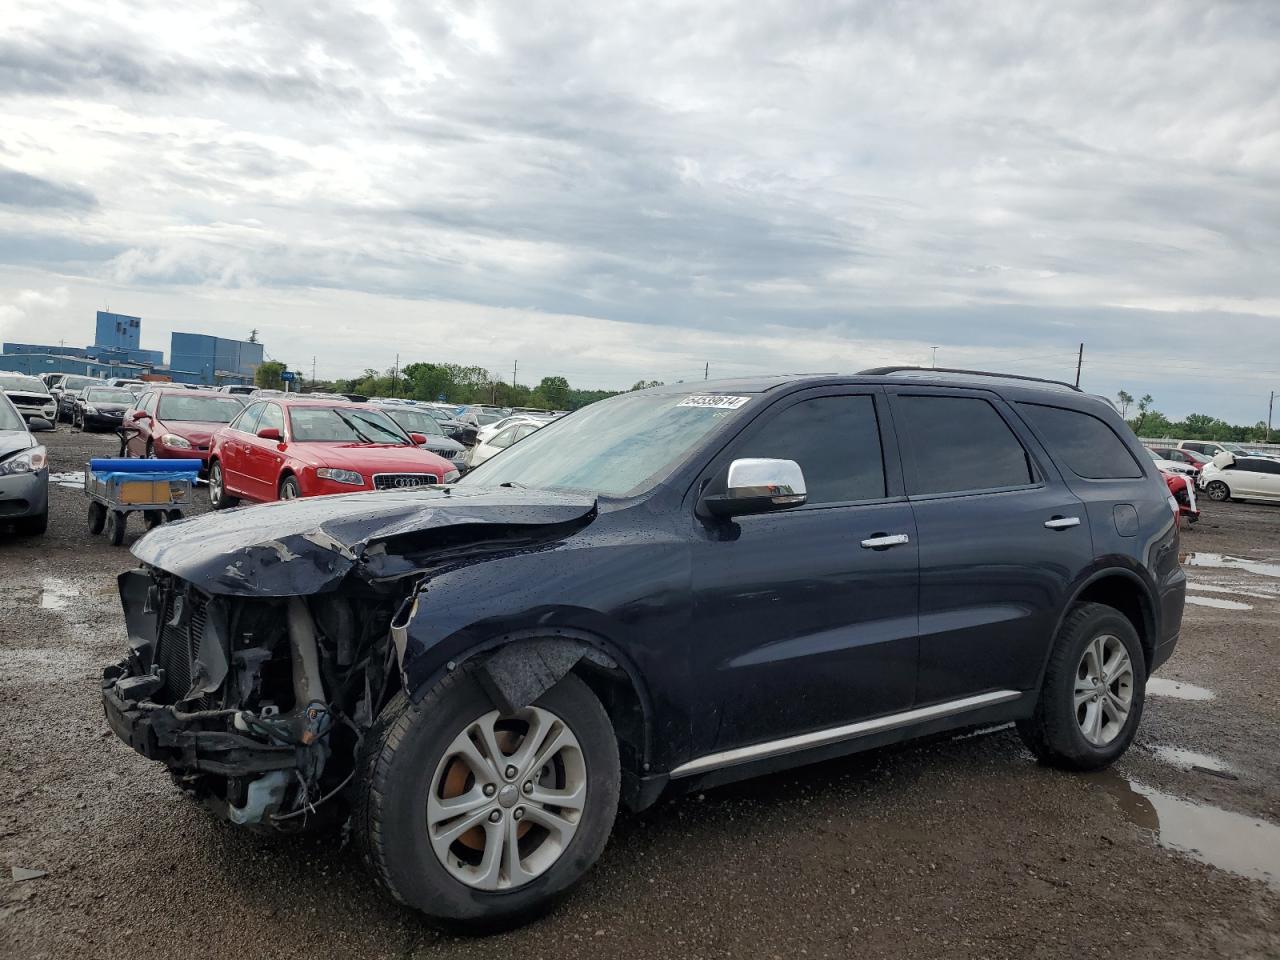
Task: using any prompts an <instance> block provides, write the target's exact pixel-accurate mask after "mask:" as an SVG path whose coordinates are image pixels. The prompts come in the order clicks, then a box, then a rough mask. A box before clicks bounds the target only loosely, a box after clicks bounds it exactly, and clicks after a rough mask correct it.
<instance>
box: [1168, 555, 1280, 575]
mask: <svg viewBox="0 0 1280 960" xmlns="http://www.w3.org/2000/svg"><path fill="white" fill-rule="evenodd" d="M1183 563H1185V564H1186V565H1187V566H1189V567H1212V568H1216V569H1227V570H1244V571H1246V572H1247V573H1253V574H1256V575H1258V576H1260V577H1278V578H1280V563H1267V562H1265V561H1262V560H1246V559H1245V558H1244V557H1229V556H1227V555H1226V554H1222V553H1188V554H1187V556H1186V558H1185V559H1184V560H1183Z"/></svg>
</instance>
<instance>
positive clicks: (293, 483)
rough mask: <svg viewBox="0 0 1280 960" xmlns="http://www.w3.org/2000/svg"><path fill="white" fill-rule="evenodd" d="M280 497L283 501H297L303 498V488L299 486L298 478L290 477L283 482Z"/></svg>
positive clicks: (281, 482)
mask: <svg viewBox="0 0 1280 960" xmlns="http://www.w3.org/2000/svg"><path fill="white" fill-rule="evenodd" d="M279 496H280V499H281V500H297V499H298V498H299V497H300V496H302V488H301V487H299V486H298V478H297V477H295V476H288V477H285V478H284V479H283V480H281V481H280V494H279Z"/></svg>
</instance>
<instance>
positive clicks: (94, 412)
mask: <svg viewBox="0 0 1280 960" xmlns="http://www.w3.org/2000/svg"><path fill="white" fill-rule="evenodd" d="M84 412H85V413H87V414H90V415H93V416H97V413H98V408H97V407H85V408H84Z"/></svg>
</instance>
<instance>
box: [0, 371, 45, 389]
mask: <svg viewBox="0 0 1280 960" xmlns="http://www.w3.org/2000/svg"><path fill="white" fill-rule="evenodd" d="M0 390H13V391H15V392H17V391H20V392H22V393H48V392H49V388H48V387H46V386H45V385H44V381H43V380H40V379H38V378H36V377H24V376H22V375H21V374H17V373H0Z"/></svg>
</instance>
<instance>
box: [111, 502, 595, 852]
mask: <svg viewBox="0 0 1280 960" xmlns="http://www.w3.org/2000/svg"><path fill="white" fill-rule="evenodd" d="M594 515H595V501H594V498H585V497H570V496H563V495H552V494H538V493H535V492H533V491H529V492H520V491H513V490H489V491H486V490H477V491H466V492H463V491H457V492H444V491H440V492H437V491H431V492H430V493H422V492H415V493H414V494H412V495H411V494H395V493H380V494H375V495H369V496H367V497H366V496H361V495H347V496H342V497H321V498H314V499H312V500H297V501H290V502H287V503H281V504H273V505H267V506H260V507H248V508H245V509H241V510H232V511H228V512H225V513H221V514H211V515H206V516H203V517H198V518H194V519H192V520H187V521H182V522H178V523H173V524H165V525H163V526H162V527H159V528H157V529H156V530H153V531H152V532H150V533H149V534H148V535H147V536H145V537H143V538H142V539H141V540H139V541H138V543H137V544H135V546H134V550H133V552H134V553H135V555H136V556H138V558H139V559H140V560H142V561H143V563H144V566H143V567H142V568H140V569H137V570H131V571H129V572H127V573H124V574H121V576H120V578H119V584H120V599H121V602H122V605H123V607H124V615H125V624H126V627H127V630H128V636H129V650H128V655H127V656H126V657H125V658H124V659H123V660H121V661H120V662H119V663H116V664H114V665H112V666H109V667H107V668H106V669H104V671H103V679H102V701H103V707H104V709H105V711H106V715H107V720H108V722H109V723H110V725H111V728H112V730H113V731H114V732H115V733H116V735H117V736H118V737H120V739H121V740H123V741H125V742H126V743H127V744H129V745H130V746H131V747H133V748H134V749H135V750H137V751H138V752H139V753H141V754H142V755H143V756H146V757H148V758H150V759H152V760H156V761H159V762H162V763H164V764H165V765H166V766H167V767H168V768H169V770H170V771H171V772H172V773H173V775H174V778H175V780H176V781H177V782H178V783H179V785H180V786H181V787H182V788H183V789H184V790H186V791H187V792H189V793H190V794H192V795H193V796H194V797H195V798H196V799H198V800H199V801H201V802H202V803H204V804H205V805H206V806H208V807H209V808H210V809H212V810H213V811H214V812H215V813H217V814H218V815H220V816H222V817H224V818H226V819H228V820H231V821H232V822H234V823H238V824H242V825H244V826H248V827H254V828H266V829H282V830H288V829H297V828H301V827H303V826H310V825H314V824H316V823H319V822H325V821H326V820H328V819H329V818H330V817H331V816H337V815H340V813H341V808H342V804H340V803H330V802H329V801H331V800H333V799H335V798H338V797H340V796H341V795H342V793H343V791H344V788H345V787H346V786H347V784H348V783H350V782H351V780H352V778H353V777H354V775H355V770H356V764H357V759H358V756H359V752H360V745H361V742H362V740H363V737H364V734H365V732H366V731H367V730H368V729H369V728H370V727H371V726H372V724H373V721H374V718H376V717H377V715H378V713H379V712H380V711H381V709H382V708H383V706H385V704H386V703H387V701H388V700H389V699H390V697H391V696H392V695H394V694H395V692H396V691H397V690H398V689H400V687H401V685H402V683H403V674H402V668H403V663H402V662H401V660H400V657H401V656H402V655H403V653H404V651H403V650H399V649H398V648H397V647H396V645H395V643H393V641H392V633H393V631H392V629H391V625H392V619H393V617H394V616H395V615H396V612H397V611H398V610H400V609H401V608H413V609H416V606H415V605H414V602H413V601H414V600H416V598H417V597H419V596H420V595H421V594H422V593H423V592H424V589H425V585H426V583H427V582H428V581H429V579H430V577H431V576H432V574H433V573H434V572H437V571H439V570H441V569H445V568H453V569H456V568H458V567H459V566H469V565H471V564H475V563H479V562H481V561H482V560H483V559H485V558H487V557H495V556H501V555H504V554H510V553H511V552H520V551H525V550H531V549H542V548H545V547H547V546H549V545H551V544H554V543H555V542H557V541H559V540H560V539H563V538H564V537H566V536H568V535H570V534H572V533H573V532H575V531H576V530H579V529H581V528H582V527H583V526H584V525H586V524H588V523H590V522H591V519H592V517H594Z"/></svg>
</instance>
